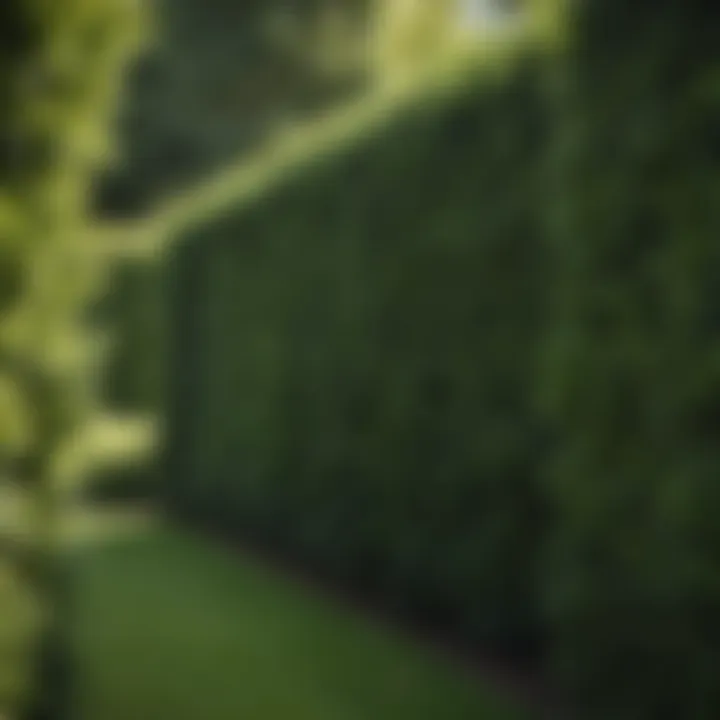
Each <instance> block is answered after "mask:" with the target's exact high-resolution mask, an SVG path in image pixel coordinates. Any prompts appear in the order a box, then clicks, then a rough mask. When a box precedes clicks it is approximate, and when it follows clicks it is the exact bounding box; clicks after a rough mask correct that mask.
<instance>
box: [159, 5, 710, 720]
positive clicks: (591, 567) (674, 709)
mask: <svg viewBox="0 0 720 720" xmlns="http://www.w3.org/2000/svg"><path fill="white" fill-rule="evenodd" d="M717 19H718V18H717V13H716V12H715V11H713V10H712V6H710V5H709V4H708V3H702V2H700V0H684V1H683V2H682V3H681V2H671V1H670V0H665V1H663V2H654V3H632V4H630V3H625V2H620V0H617V1H611V0H603V1H602V2H601V1H600V0H597V1H595V2H593V1H591V0H588V1H587V2H585V3H583V5H582V8H581V9H580V11H579V21H578V24H577V27H576V28H575V32H574V33H573V41H572V43H571V44H570V47H569V49H568V50H567V52H565V53H563V55H562V57H558V58H554V59H552V60H549V61H547V60H540V59H538V58H534V57H532V58H528V60H527V62H518V63H517V66H516V69H515V71H513V73H512V74H511V76H510V77H509V78H505V79H504V80H502V81H500V80H499V79H498V80H497V81H494V82H491V81H489V80H488V79H487V78H484V79H482V78H481V79H478V81H477V84H476V85H475V86H474V87H472V88H468V87H467V86H463V87H462V91H460V90H459V91H458V92H457V93H455V94H454V95H453V96H452V98H448V97H447V96H446V97H445V98H444V100H443V102H442V103H440V104H438V103H430V102H428V103H426V104H421V105H417V106H414V107H412V108H409V109H407V108H406V110H405V111H403V112H402V113H400V114H396V116H395V117H394V119H393V120H392V122H390V123H388V124H387V125H386V126H384V127H383V128H382V129H381V130H377V129H376V130H373V131H372V132H367V133H365V134H364V135H363V136H362V137H360V138H357V139H353V140H352V141H351V142H349V143H347V144H346V147H345V148H344V149H342V150H340V151H339V152H334V153H331V154H327V155H325V156H322V157H320V156H316V157H314V158H313V159H312V160H310V161H308V162H306V163H304V165H303V166H302V167H300V168H298V169H297V171H296V172H295V173H292V174H289V175H288V176H287V177H286V179H285V180H284V181H283V182H281V183H279V184H275V185H273V187H272V188H270V190H269V191H266V192H264V193H262V194H261V196H260V197H259V198H258V199H257V200H256V201H253V202H250V203H248V202H243V203H241V205H240V206H239V207H238V208H235V209H233V207H232V204H230V205H228V206H227V207H225V208H224V209H223V211H222V212H221V213H219V214H218V215H217V216H216V217H214V218H213V219H211V220H205V221H202V222H200V223H199V224H196V226H195V227H193V228H192V229H191V230H188V231H187V232H186V233H185V234H184V236H183V237H182V238H181V240H182V242H181V243H180V246H179V248H178V250H177V252H176V253H175V254H174V256H173V258H172V261H171V262H169V263H168V264H166V265H165V266H161V270H162V272H161V273H160V275H162V277H163V280H162V282H164V283H167V285H166V286H164V285H160V286H156V288H155V291H157V288H158V287H160V288H164V289H163V292H168V293H169V295H168V298H169V299H170V303H169V307H170V309H171V310H172V313H173V317H172V319H171V320H172V321H171V328H172V337H171V338H170V339H171V344H170V346H169V348H168V349H167V352H168V355H163V356H159V357H163V358H165V360H164V361H163V362H165V361H167V359H168V358H171V359H172V361H171V363H170V370H171V372H170V378H169V380H170V383H169V386H168V387H169V390H170V395H169V400H168V402H169V405H168V420H169V423H170V426H169V435H168V441H169V442H168V448H167V453H166V461H167V473H166V477H165V482H166V484H165V491H166V493H167V498H168V501H169V502H170V504H171V505H172V506H173V507H174V508H175V509H176V510H177V511H178V512H179V513H181V514H182V515H183V516H184V517H185V518H187V519H189V520H192V521H193V522H198V523H205V524H210V525H214V526H217V527H224V528H226V529H229V530H231V531H234V532H237V533H240V534H244V535H246V536H248V535H255V536H256V537H259V538H262V539H264V540H266V541H271V542H273V543H275V544H277V545H279V546H280V547H282V548H283V549H284V550H285V551H286V552H288V553H294V554H296V555H297V556H299V557H301V558H302V559H303V560H304V561H305V562H308V563H311V564H314V565H316V566H317V567H319V568H321V569H322V570H323V571H324V572H326V573H328V574H331V575H333V576H334V577H335V578H337V579H340V580H343V581H346V582H350V583H353V584H355V585H358V586H363V587H365V588H368V589H372V590H373V591H374V592H376V593H378V594H380V595H381V596H383V597H384V598H385V599H386V600H388V601H389V602H393V603H396V604H397V605H399V606H400V607H402V608H405V609H407V610H409V611H410V610H412V611H414V612H417V613H420V614H422V615H424V616H425V617H432V618H435V619H438V618H442V619H443V620H444V621H448V622H453V623H455V624H456V625H458V626H459V627H461V628H463V629H464V631H465V632H466V633H467V635H468V636H470V637H472V638H474V639H476V640H478V641H482V642H484V643H489V644H494V645H497V646H499V647H503V648H508V647H510V648H512V649H516V650H517V649H518V648H519V647H520V646H522V647H524V648H525V649H527V647H528V646H532V647H537V646H541V647H542V648H543V650H544V651H545V655H546V657H545V660H546V662H547V667H548V668H549V670H550V671H551V673H552V675H553V677H555V678H556V679H558V680H559V681H560V683H561V684H562V685H563V686H564V687H565V688H566V689H567V690H568V691H569V692H570V693H571V694H572V695H574V696H575V697H576V699H577V700H578V702H579V703H580V704H581V705H583V706H584V707H585V708H587V709H588V713H589V714H590V715H593V714H594V715H596V716H597V717H600V718H606V717H613V718H616V717H617V718H628V719H629V718H638V719H640V718H643V719H647V720H663V719H664V718H677V717H687V718H692V719H693V720H706V719H707V720H709V719H710V718H713V717H716V716H717V714H718V710H719V708H720V698H719V697H718V683H717V682H716V680H717V670H716V668H717V667H718V661H719V660H720V658H719V657H718V656H719V654H720V637H719V636H718V632H719V631H720V628H719V627H718V617H720V591H719V590H718V588H719V587H720V537H718V529H717V528H718V525H717V523H716V517H717V514H718V510H719V509H720V503H719V501H720V495H719V494H718V493H719V489H720V484H718V478H717V473H718V468H719V467H720V458H718V455H717V452H718V451H717V449H716V448H717V442H716V440H717V438H716V437H715V434H716V433H717V431H718V427H717V419H718V411H719V408H720V388H718V379H719V378H720V375H719V374H718V369H719V368H720V364H718V363H719V356H718V351H719V350H720V347H719V345H718V341H719V339H720V335H719V332H720V329H719V328H718V323H717V318H718V295H717V292H716V290H715V288H714V281H715V279H716V277H717V275H718V271H719V270H720V246H719V245H718V244H717V235H718V231H719V230H720V217H719V215H718V213H719V209H718V204H717V202H716V198H715V196H716V194H717V192H718V190H719V189H720V186H719V185H718V178H719V177H720V175H719V172H718V170H719V168H718V157H717V152H716V150H717V147H716V146H717V137H716V135H717V121H718V111H719V110H720V94H719V93H718V88H719V87H720V85H719V78H720V64H719V63H718V61H717V53H716V52H715V48H716V47H717V45H718V41H719V40H720V37H718V30H717V28H718V27H720V26H719V25H718V24H717V22H716V21H717ZM145 272H150V271H148V270H146V271H145ZM161 294H162V293H161ZM145 297H148V296H145ZM147 377H150V376H149V375H148V376H147ZM154 377H155V378H156V380H154V381H153V382H159V380H160V375H155V376H154ZM152 384H153V383H150V384H149V385H152ZM148 387H149V386H148ZM153 392H157V390H153ZM155 397H161V395H155ZM590 711H592V712H590Z"/></svg>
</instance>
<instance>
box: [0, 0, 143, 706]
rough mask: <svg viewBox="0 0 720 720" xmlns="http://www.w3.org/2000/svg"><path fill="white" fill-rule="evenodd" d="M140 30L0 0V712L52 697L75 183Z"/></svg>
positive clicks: (78, 465) (83, 368)
mask: <svg viewBox="0 0 720 720" xmlns="http://www.w3.org/2000/svg"><path fill="white" fill-rule="evenodd" d="M138 29H139V27H138V25H137V17H136V12H135V9H134V7H133V4H132V3H129V2H127V1H126V0H103V1H102V2H87V1H86V0H65V1H64V2H62V3H58V2H52V1H42V0H38V1H34V2H33V1H29V0H28V1H21V0H9V1H8V2H3V3H2V8H1V9H0V32H1V33H2V36H1V37H0V462H1V463H2V466H1V467H0V502H1V503H2V506H1V507H0V509H2V511H3V526H2V528H0V530H1V531H2V534H1V536H0V539H1V540H2V543H0V550H2V558H0V714H4V713H5V712H12V713H13V716H14V717H15V716H16V715H15V712H20V715H19V717H22V718H26V719H27V720H30V719H32V720H41V719H42V720H50V718H57V717H60V714H61V713H62V712H64V711H65V710H66V703H65V700H66V694H67V691H68V687H69V686H68V683H67V682H66V679H67V678H66V670H67V662H66V660H67V656H66V653H65V648H64V642H63V638H62V632H63V631H64V629H66V628H67V623H66V617H65V615H64V614H65V610H66V607H65V604H64V601H65V597H66V595H65V589H66V588H65V585H66V583H65V573H64V571H63V570H62V566H61V564H60V562H59V561H58V558H57V552H56V551H57V543H56V540H57V529H58V518H59V514H60V510H61V508H62V503H63V492H64V491H65V490H67V489H69V487H70V485H72V484H74V483H75V482H76V481H78V480H79V479H80V478H81V477H82V476H84V475H85V473H86V472H87V471H88V469H89V460H90V457H89V455H88V453H86V452H85V451H86V450H88V449H89V445H88V444H87V443H85V442H84V441H83V440H84V438H85V437H86V435H85V431H86V430H87V429H88V428H89V427H90V424H91V422H92V418H93V416H94V413H95V411H96V406H95V405H96V404H95V401H94V398H93V383H94V378H95V375H96V367H95V365H96V361H97V359H98V352H99V349H98V342H97V341H98V338H97V336H96V334H95V333H94V331H93V328H92V327H90V325H89V323H88V318H87V313H86V310H87V308H88V307H89V306H90V305H91V304H92V301H93V298H94V297H95V294H96V292H97V290H98V287H99V283H100V282H101V281H102V279H103V272H102V270H103V268H102V267H101V264H100V262H99V258H98V256H97V253H96V252H95V250H94V245H93V239H94V235H93V232H94V230H93V228H92V226H91V224H90V223H89V221H88V214H87V199H88V198H87V196H88V189H89V186H90V183H91V181H92V178H93V171H94V170H95V169H96V168H97V167H98V165H101V164H104V163H105V162H107V160H108V157H109V154H110V151H111V150H112V148H111V146H110V143H109V142H108V137H107V129H108V125H109V123H110V121H111V118H112V115H113V113H114V111H115V108H114V105H115V99H116V96H117V91H118V89H119V81H120V79H121V73H120V72H119V71H120V69H121V68H122V66H123V64H124V61H125V58H126V56H127V53H128V52H129V51H130V49H131V47H132V45H133V42H131V38H134V37H137V30H138ZM22 508H24V509H25V510H26V512H25V513H23V512H22ZM5 520H8V522H7V523H5V522H4V521H5ZM31 636H32V637H31ZM29 643H31V644H29ZM31 666H32V667H31ZM31 671H32V672H31ZM18 706H22V707H21V708H19V707H18Z"/></svg>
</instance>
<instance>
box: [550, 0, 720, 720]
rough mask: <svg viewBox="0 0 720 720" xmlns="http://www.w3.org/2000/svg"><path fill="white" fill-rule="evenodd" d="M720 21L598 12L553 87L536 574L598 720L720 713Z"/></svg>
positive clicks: (562, 654) (626, 8)
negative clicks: (548, 513)
mask: <svg viewBox="0 0 720 720" xmlns="http://www.w3.org/2000/svg"><path fill="white" fill-rule="evenodd" d="M718 19H720V14H719V13H718V11H713V10H712V6H711V5H710V4H709V3H700V2H682V3H680V2H668V1H665V2H656V3H638V4H637V5H636V4H635V3H624V2H596V3H588V7H587V10H586V13H585V16H584V17H583V18H582V20H583V22H582V23H581V24H580V25H579V27H578V31H577V36H576V39H575V41H574V43H573V47H572V49H571V51H570V54H569V57H568V58H567V59H566V63H567V65H566V68H565V70H564V72H563V78H562V83H561V85H560V87H558V95H557V102H558V105H559V107H558V113H557V115H558V123H559V124H558V143H562V146H561V145H560V144H558V145H557V146H556V149H557V152H556V154H555V157H554V159H555V160H556V161H557V164H556V165H555V167H554V168H553V171H554V172H555V173H556V175H555V178H556V182H557V183H558V184H557V185H556V187H557V194H558V202H557V204H556V210H557V209H558V206H560V210H561V211H562V212H561V213H557V214H556V216H555V217H554V218H553V223H554V224H552V225H551V226H550V227H551V228H552V231H553V232H552V233H551V234H549V238H550V239H551V241H552V242H553V243H555V247H556V253H557V254H556V265H557V271H558V274H559V277H561V278H562V279H563V281H562V282H561V283H558V287H557V294H556V299H555V301H554V302H555V307H556V308H557V309H556V311H555V315H554V318H553V334H552V336H551V339H550V340H549V342H548V348H549V351H548V355H547V360H546V366H547V372H548V375H546V376H545V384H544V388H543V389H544V390H545V391H546V393H547V395H548V400H549V401H550V407H551V408H552V410H553V413H554V415H553V417H554V418H555V420H556V421H557V423H558V431H559V434H560V436H561V437H562V443H561V445H560V449H559V452H558V454H557V455H556V456H555V458H554V461H553V466H552V468H551V469H550V471H549V473H548V477H549V479H550V483H549V494H550V496H551V497H552V498H553V504H554V517H555V521H554V523H553V525H552V528H551V533H550V536H549V539H548V545H547V547H548V551H547V556H546V563H547V564H546V565H545V566H544V568H545V569H544V573H543V574H544V575H545V577H546V586H547V591H546V593H545V603H546V609H547V612H548V618H549V622H550V626H551V628H552V633H551V634H552V636H553V638H554V641H555V644H556V649H557V651H556V653H555V661H556V665H557V670H558V671H559V672H560V673H561V675H562V676H563V677H565V678H569V679H570V684H571V685H572V686H573V687H575V688H577V689H578V691H579V693H580V694H581V695H582V696H583V697H584V698H585V700H586V701H588V702H589V704H591V705H592V707H594V708H595V709H596V710H597V717H601V718H607V717H612V718H618V719H619V718H628V719H630V718H640V717H642V718H678V717H687V718H693V719H698V720H700V719H701V718H702V719H705V718H707V719H709V718H711V717H717V716H718V713H720V684H719V683H718V682H717V680H718V668H720V623H719V622H718V621H719V620H720V532H719V531H718V528H719V527H720V526H719V525H718V523H717V517H718V510H720V504H719V501H720V477H719V473H720V452H719V450H720V444H719V443H718V436H717V433H718V431H719V430H720V425H719V424H718V421H719V420H720V354H719V351H720V324H718V320H719V319H720V315H719V314H718V311H719V310H720V295H719V294H718V291H717V281H718V279H719V278H720V243H719V242H718V239H719V238H720V205H719V204H718V191H719V190H720V172H719V171H720V165H719V162H720V157H719V156H718V134H717V129H718V120H719V119H720V112H719V111H720V63H719V62H718V54H717V48H718V42H719V41H720V31H719V30H718V27H720V26H718V23H717V21H718ZM713 126H714V127H713ZM548 391H551V392H548Z"/></svg>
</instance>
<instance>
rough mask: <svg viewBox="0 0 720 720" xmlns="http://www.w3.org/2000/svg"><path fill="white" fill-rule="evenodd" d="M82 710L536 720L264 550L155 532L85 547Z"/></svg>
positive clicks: (132, 718)
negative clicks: (270, 560) (275, 563)
mask: <svg viewBox="0 0 720 720" xmlns="http://www.w3.org/2000/svg"><path fill="white" fill-rule="evenodd" d="M78 571H79V573H78V591H79V598H78V600H79V604H80V607H79V612H78V625H77V627H76V632H75V638H76V643H77V645H76V652H77V658H78V662H79V667H80V670H81V672H82V683H81V687H80V690H81V692H80V697H79V703H80V706H81V707H80V708H79V712H78V720H241V719H242V720H245V719H247V720H405V719H407V720H431V719H432V720H482V719H483V718H488V719H491V720H521V719H524V720H527V718H528V717H529V716H528V715H527V713H526V712H524V711H522V710H521V709H520V708H519V707H518V706H514V705H513V703H512V701H509V700H507V699H506V698H505V697H503V696H501V695H500V693H499V692H498V691H496V690H495V691H494V690H493V689H491V688H489V687H483V686H481V685H480V684H479V683H478V682H477V680H475V679H473V678H471V677H470V676H469V675H463V673H462V672H460V671H458V669H457V668H456V667H453V666H451V665H450V664H449V663H447V662H446V661H444V660H443V659H441V658H437V657H435V656H433V655H432V654H430V653H429V652H428V651H426V650H423V649H421V648H419V647H417V646H416V645H414V644H412V643H411V642H410V641H408V640H406V639H403V638H402V637H401V636H400V635H399V634H398V633H394V632H393V631H391V630H389V629H385V628H382V627H380V626H379V624H378V623H373V622H372V621H371V620H368V619H365V618H362V617H360V616H358V615H357V613H354V612H353V611H352V610H349V609H346V608H345V607H341V606H339V605H338V604H337V603H334V602H333V601H332V600H329V599H325V598H323V597H321V596H319V595H318V594H316V593H314V592H313V591H311V590H308V589H306V588H304V587H301V586H300V585H299V584H298V583H296V582H293V581H291V580H288V579H287V578H285V577H283V576H282V575H281V574H279V573H277V572H275V571H273V570H270V569H268V568H267V567H266V566H264V565H262V564H261V563H260V562H257V561H254V560H253V559H252V558H249V557H244V556H242V555H238V554H237V553H235V552H232V553H231V552H230V551H227V550H224V549H220V548H217V547H215V546H214V545H212V544H210V543H209V542H206V541H201V540H198V539H196V538H194V537H190V536H186V535H184V534H182V533H180V532H178V531H174V530H170V529H165V528H160V527H157V528H154V529H144V530H142V531H139V532H137V533H136V534H134V535H133V536H132V537H127V538H124V539H122V538H121V539H115V540H111V541H106V542H104V543H100V544H97V545H96V546H94V547H91V548H89V549H88V548H85V549H83V550H81V551H80V555H79V565H78Z"/></svg>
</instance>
